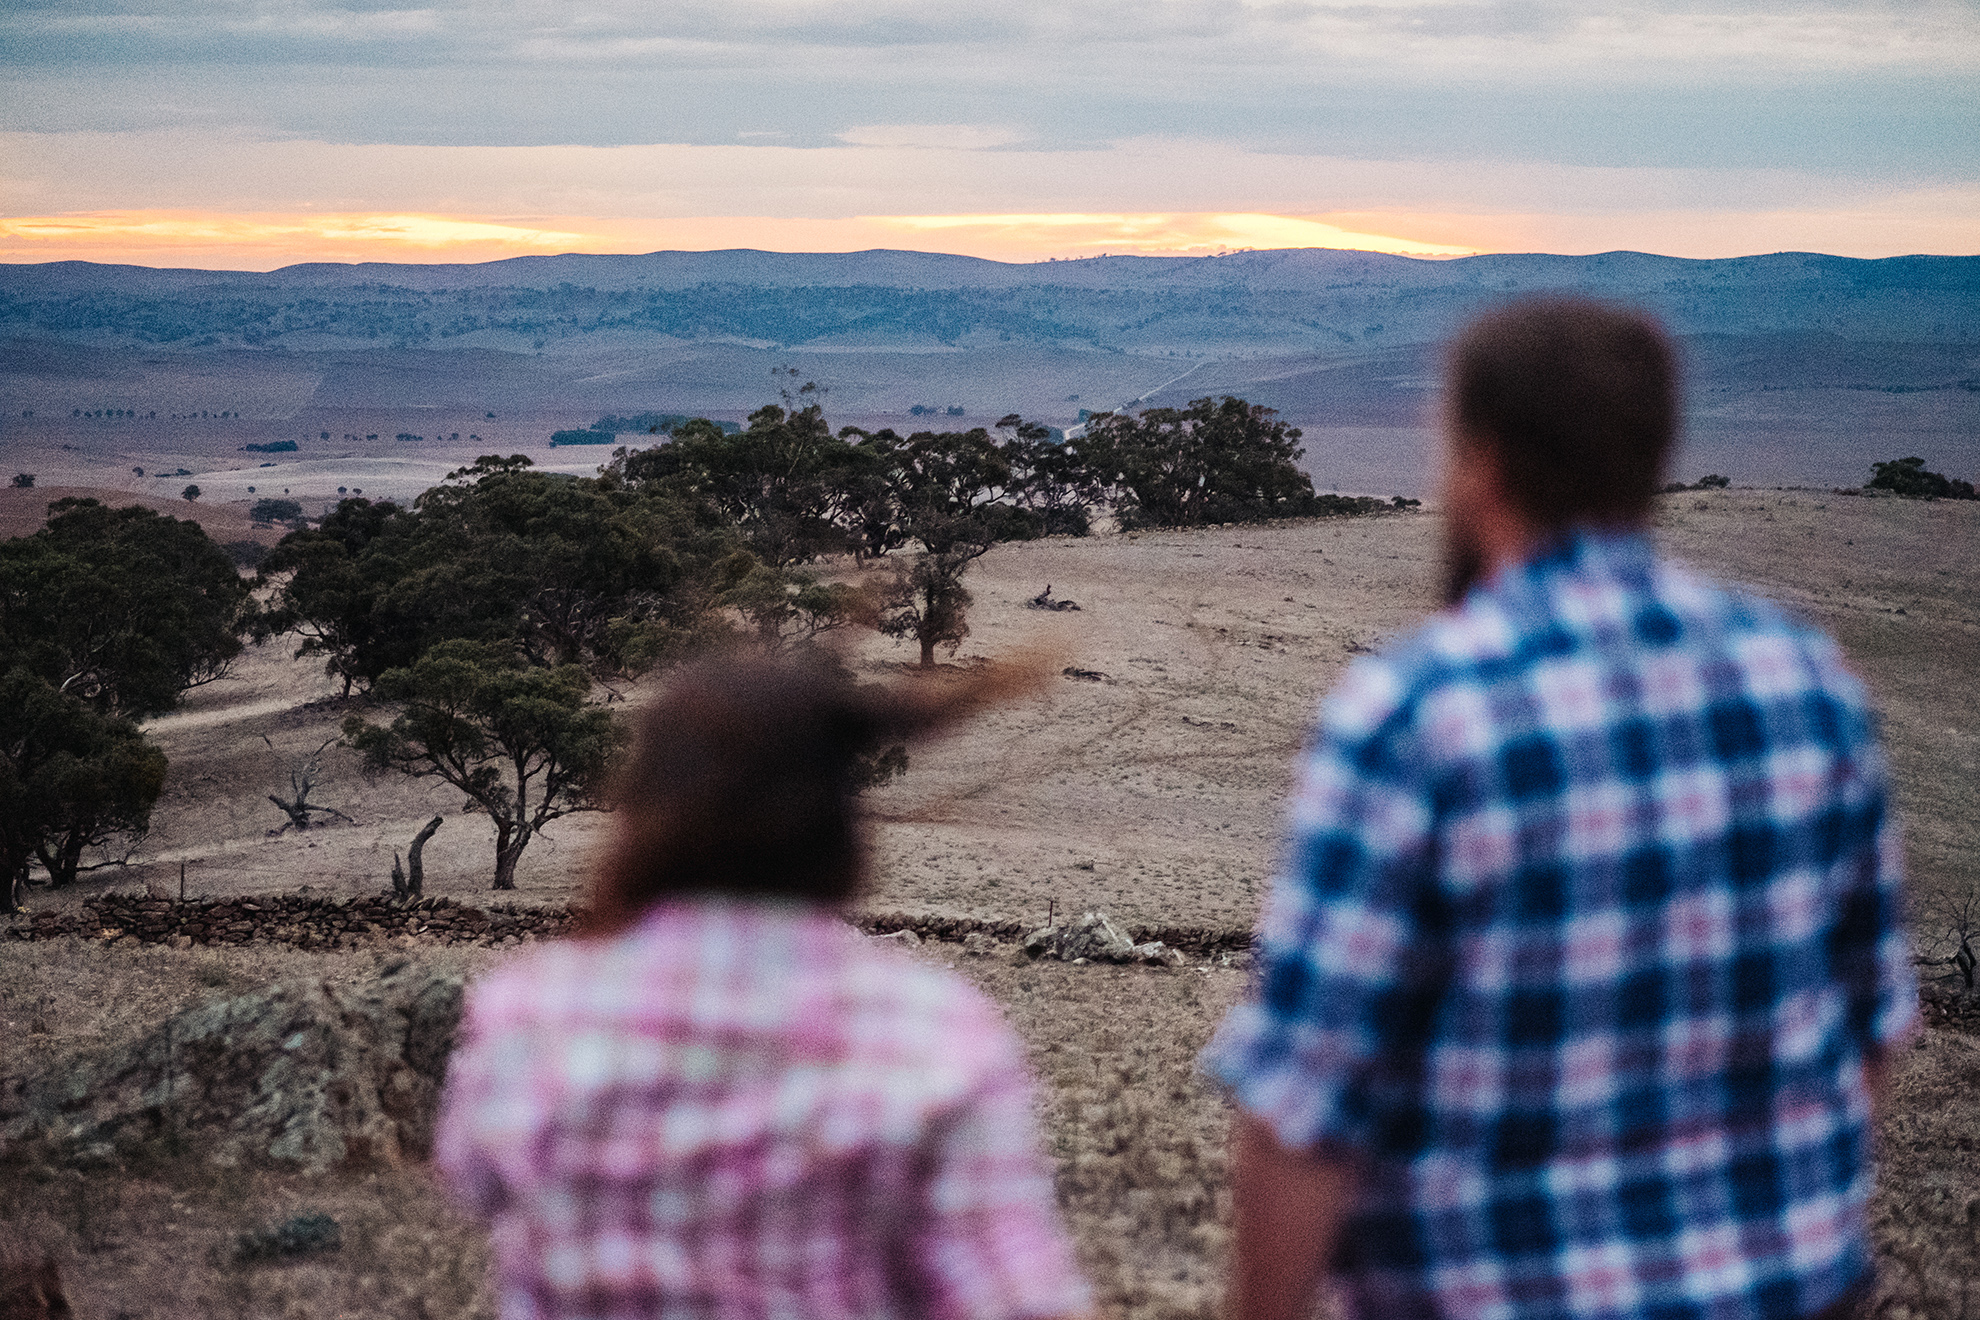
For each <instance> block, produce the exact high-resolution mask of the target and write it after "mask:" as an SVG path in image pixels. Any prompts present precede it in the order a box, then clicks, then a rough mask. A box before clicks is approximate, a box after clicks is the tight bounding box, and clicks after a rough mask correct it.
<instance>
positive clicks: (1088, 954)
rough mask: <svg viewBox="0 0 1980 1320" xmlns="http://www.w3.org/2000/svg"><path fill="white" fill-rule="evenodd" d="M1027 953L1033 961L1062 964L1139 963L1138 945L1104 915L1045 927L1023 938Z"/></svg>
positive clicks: (1101, 913)
mask: <svg viewBox="0 0 1980 1320" xmlns="http://www.w3.org/2000/svg"><path fill="white" fill-rule="evenodd" d="M1024 951H1025V952H1026V953H1027V954H1029V955H1031V956H1032V957H1034V958H1044V957H1051V958H1057V959H1059V960H1060V961H1062V962H1070V963H1079V962H1108V963H1124V962H1133V961H1135V960H1136V957H1137V955H1136V952H1135V943H1134V941H1133V940H1131V939H1129V938H1128V937H1127V936H1126V935H1124V934H1123V933H1121V931H1120V930H1119V928H1117V927H1116V926H1115V925H1114V923H1113V922H1111V921H1109V920H1108V919H1107V916H1106V914H1105V913H1103V912H1088V913H1086V914H1085V915H1083V916H1081V917H1080V918H1079V919H1078V920H1077V921H1073V922H1070V923H1068V924H1066V925H1064V926H1046V927H1042V928H1040V929H1038V930H1034V931H1032V932H1031V934H1029V935H1027V936H1025V937H1024Z"/></svg>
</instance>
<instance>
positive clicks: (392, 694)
mask: <svg viewBox="0 0 1980 1320" xmlns="http://www.w3.org/2000/svg"><path fill="white" fill-rule="evenodd" d="M590 688H591V677H590V675H589V674H587V673H586V672H585V671H584V669H583V668H582V667H581V666H578V665H557V666H555V667H550V666H544V665H531V664H528V663H525V662H524V661H523V660H522V659H521V658H520V657H519V656H517V655H516V654H515V653H514V651H513V650H510V649H507V648H504V647H502V646H499V645H488V644H484V643H480V642H473V641H467V640H463V639H459V638H455V639H451V640H448V641H443V642H440V643H437V644H436V645H434V646H433V647H431V648H430V649H428V650H427V651H426V652H425V653H424V654H423V655H421V656H420V657H419V658H418V659H417V660H415V661H414V662H413V663H412V665H411V666H409V667H407V668H404V669H390V670H387V671H386V672H385V673H383V674H381V675H379V678H378V683H377V686H376V691H377V695H378V696H380V697H381V698H383V699H384V700H386V701H390V702H393V703H396V704H397V705H398V706H399V708H400V709H399V714H398V716H397V718H395V719H394V720H393V721H392V722H391V724H390V725H377V724H372V723H370V722H368V721H366V720H365V719H364V718H363V717H362V716H360V715H351V716H349V717H347V718H346V719H345V721H344V738H345V741H346V742H348V743H349V744H350V745H351V746H353V747H355V748H356V749H357V750H358V751H359V752H361V753H363V755H364V758H365V765H366V767H367V768H368V769H370V770H372V771H374V772H376V771H383V770H398V771H402V772H404V773H406V774H409V775H412V776H414V777H417V778H437V779H440V780H442V781H444V782H446V783H448V784H451V785H453V786H454V787H455V788H457V789H459V790H461V791H462V792H463V793H465V794H467V796H468V800H469V802H470V803H471V804H473V807H474V809H476V810H480V811H484V812H486V813H487V814H488V817H489V819H490V820H492V821H493V822H494V823H495V881H494V887H495V888H497V889H513V888H515V883H516V881H515V877H516V863H517V861H518V860H520V858H521V857H522V854H523V850H524V849H525V848H527V847H528V846H529V842H530V840H531V839H533V838H535V837H536V835H537V834H538V833H539V832H541V830H542V829H543V827H544V826H545V825H547V824H548V823H549V822H551V821H553V820H556V819H558V818H559V817H562V816H567V815H569V814H571V813H572V812H575V811H591V810H596V809H597V807H598V799H597V796H596V794H597V790H598V787H599V785H600V783H601V782H602V779H603V777H604V775H605V772H606V770H607V768H608V767H609V766H610V764H611V761H612V759H613V757H614V756H615V755H616V754H617V752H618V750H619V748H620V745H621V743H622V740H623V734H622V731H621V729H620V727H619V725H618V723H617V722H616V721H615V720H614V719H613V718H612V715H611V713H610V712H609V711H607V710H606V709H605V708H604V707H602V706H597V705H594V704H592V703H590V702H589V701H587V700H586V694H587V693H588V692H589V690H590Z"/></svg>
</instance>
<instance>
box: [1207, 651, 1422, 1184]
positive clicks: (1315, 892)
mask: <svg viewBox="0 0 1980 1320" xmlns="http://www.w3.org/2000/svg"><path fill="white" fill-rule="evenodd" d="M1385 681H1388V682H1392V681H1393V680H1392V679H1391V678H1390V677H1389V676H1388V675H1386V674H1383V673H1381V672H1380V671H1377V673H1376V674H1375V675H1372V676H1370V675H1364V676H1362V678H1361V680H1360V682H1359V683H1349V684H1344V685H1343V697H1342V699H1340V700H1337V701H1332V702H1330V703H1329V707H1328V709H1327V711H1326V712H1324V713H1323V717H1322V720H1321V726H1320V729H1319V732H1318V734H1317V735H1316V737H1315V740H1314V743H1313V746H1312V748H1311V750H1310V751H1309V752H1308V754H1307V757H1306V760H1305V763H1304V765H1303V767H1302V771H1301V776H1300V784H1299V788H1298V791H1297V793H1296V794H1295V796H1294V799H1293V808H1292V813H1291V815H1292V819H1291V828H1290V843H1289V845H1288V848H1287V855H1286V859H1285V864H1284V867H1283V869H1282V871H1281V873H1280V875H1279V876H1278V878H1277V881H1276V882H1275V884H1274V886H1273V890H1272V894H1271V897H1270V899H1269V901H1268V902H1267V905H1266V909H1265V919H1264V923H1263V927H1262V930H1261V932H1260V942H1259V950H1258V969H1257V980H1256V985H1255V988H1254V993H1253V995H1252V996H1251V998H1250V999H1249V1000H1248V1002H1245V1003H1243V1004H1240V1005H1239V1006H1238V1007H1237V1008H1236V1009H1235V1010H1233V1011H1232V1013H1231V1014H1230V1016H1229V1017H1228V1018H1226V1019H1225V1021H1224V1023H1223V1025H1222V1026H1221V1027H1220V1028H1219V1030H1218V1032H1217V1035H1216V1037H1215V1038H1214V1039H1213V1040H1212V1041H1211V1043H1210V1046H1209V1048H1208V1049H1207V1050H1206V1051H1205V1054H1204V1066H1205V1067H1206V1069H1207V1070H1208V1071H1209V1072H1210V1073H1211V1074H1212V1075H1213V1076H1215V1077H1217V1078H1218V1079H1220V1080H1221V1081H1223V1082H1224V1083H1225V1084H1226V1085H1228V1086H1229V1087H1230V1088H1231V1091H1232V1093H1233V1096H1234V1098H1235V1100H1236V1102H1237V1104H1238V1105H1239V1106H1240V1107H1241V1108H1243V1109H1244V1110H1246V1111H1247V1112H1249V1113H1250V1114H1252V1115H1254V1116H1255V1117H1257V1118H1259V1119H1261V1120H1263V1121H1264V1122H1265V1123H1267V1124H1268V1125H1269V1126H1270V1127H1271V1128H1272V1129H1273V1131H1274V1132H1275V1133H1276V1135H1277V1136H1278V1139H1279V1141H1280V1142H1281V1144H1283V1145H1285V1146H1286V1147H1287V1148H1288V1149H1294V1150H1306V1149H1311V1148H1314V1147H1316V1146H1333V1147H1344V1148H1346V1149H1347V1151H1348V1152H1350V1153H1355V1152H1359V1153H1368V1154H1373V1153H1378V1152H1380V1151H1381V1150H1383V1149H1385V1148H1387V1147H1389V1146H1391V1145H1392V1144H1393V1143H1394V1142H1396V1141H1397V1140H1407V1139H1408V1134H1409V1131H1410V1130H1411V1128H1412V1116H1413V1115H1414V1113H1415V1107H1416V1105H1417V1103H1418V1102H1417V1101H1415V1100H1413V1099H1412V1095H1413V1094H1414V1088H1413V1087H1412V1086H1411V1085H1409V1084H1408V1083H1407V1081H1406V1080H1405V1079H1403V1078H1402V1077H1400V1075H1399V1074H1398V1072H1397V1070H1398V1069H1399V1068H1407V1067H1408V1060H1409V1058H1410V1056H1411V1053H1412V1051H1413V1050H1414V1049H1415V1048H1417V1047H1419V1046H1420V1044H1421V1043H1422V1042H1423V1041H1424V1040H1425V1039H1426V1038H1427V1036H1428V1033H1429V1030H1430V1019H1431V1016H1432V1014H1433V1013H1434V1011H1435V1005H1436V999H1437V995H1438V993H1439V989H1440V984H1441V982H1440V980H1439V978H1440V976H1441V974H1442V973H1441V971H1440V968H1441V966H1442V963H1441V962H1440V960H1439V958H1438V955H1437V953H1436V947H1437V935H1436V930H1435V927H1436V925H1437V913H1436V907H1435V901H1434V895H1435V879H1436V876H1435V867H1434V864H1433V851H1432V846H1431V843H1432V832H1433V804H1432V802H1431V799H1430V795H1429V787H1428V784H1427V782H1426V778H1427V777H1426V776H1425V774H1424V773H1423V772H1422V770H1421V768H1420V764H1419V761H1420V758H1419V757H1418V756H1417V755H1416V752H1415V747H1416V740H1415V738H1414V737H1413V735H1412V733H1411V730H1410V728H1409V723H1408V719H1407V716H1406V712H1404V711H1402V710H1401V709H1399V708H1398V706H1397V704H1396V703H1395V702H1394V701H1393V700H1387V701H1381V700H1370V697H1371V689H1373V690H1374V691H1373V695H1374V696H1377V697H1379V696H1381V695H1382V693H1381V687H1382V684H1383V682H1385ZM1371 707H1373V709H1370V708H1371Z"/></svg>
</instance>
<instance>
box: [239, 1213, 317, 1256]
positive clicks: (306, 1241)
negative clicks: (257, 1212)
mask: <svg viewBox="0 0 1980 1320" xmlns="http://www.w3.org/2000/svg"><path fill="white" fill-rule="evenodd" d="M343 1245H344V1229H343V1226H342V1225H341V1224H339V1223H338V1222H337V1221H336V1220H335V1219H332V1218H331V1217H330V1216H329V1215H326V1214H321V1213H319V1214H311V1215H294V1216H292V1217H290V1218H288V1219H285V1220H283V1221H282V1222H281V1223H279V1224H276V1225H274V1226H273V1227H271V1228H264V1229H261V1230H260V1231H258V1232H254V1233H243V1234H241V1235H240V1236H239V1237H237V1238H235V1239H234V1259H235V1260H237V1261H255V1260H290V1259H293V1258H295V1257H297V1256H314V1255H316V1254H317V1253H319V1252H324V1251H339V1250H341V1249H342V1248H343Z"/></svg>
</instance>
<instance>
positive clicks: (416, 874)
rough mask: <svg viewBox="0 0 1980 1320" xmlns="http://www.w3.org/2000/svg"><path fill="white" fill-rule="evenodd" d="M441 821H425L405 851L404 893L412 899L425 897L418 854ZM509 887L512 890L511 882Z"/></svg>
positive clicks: (424, 877)
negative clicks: (405, 873) (423, 826)
mask: <svg viewBox="0 0 1980 1320" xmlns="http://www.w3.org/2000/svg"><path fill="white" fill-rule="evenodd" d="M442 819H443V818H442V817H440V816H435V817H434V818H433V819H432V820H429V821H427V822H426V828H425V829H423V830H421V831H420V832H419V833H418V834H415V835H414V836H413V841H412V847H411V848H409V849H407V850H406V869H407V871H408V875H407V876H406V893H407V894H408V895H409V896H411V897H413V898H423V897H425V895H426V868H425V866H424V865H423V864H422V863H421V861H420V854H421V853H422V852H424V851H425V850H426V841H427V840H428V839H430V838H432V837H433V831H435V830H437V829H439V828H440V822H441V820H442ZM514 870H515V868H514V867H511V868H510V874H511V875H513V874H514ZM511 887H512V888H513V881H512V882H511Z"/></svg>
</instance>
